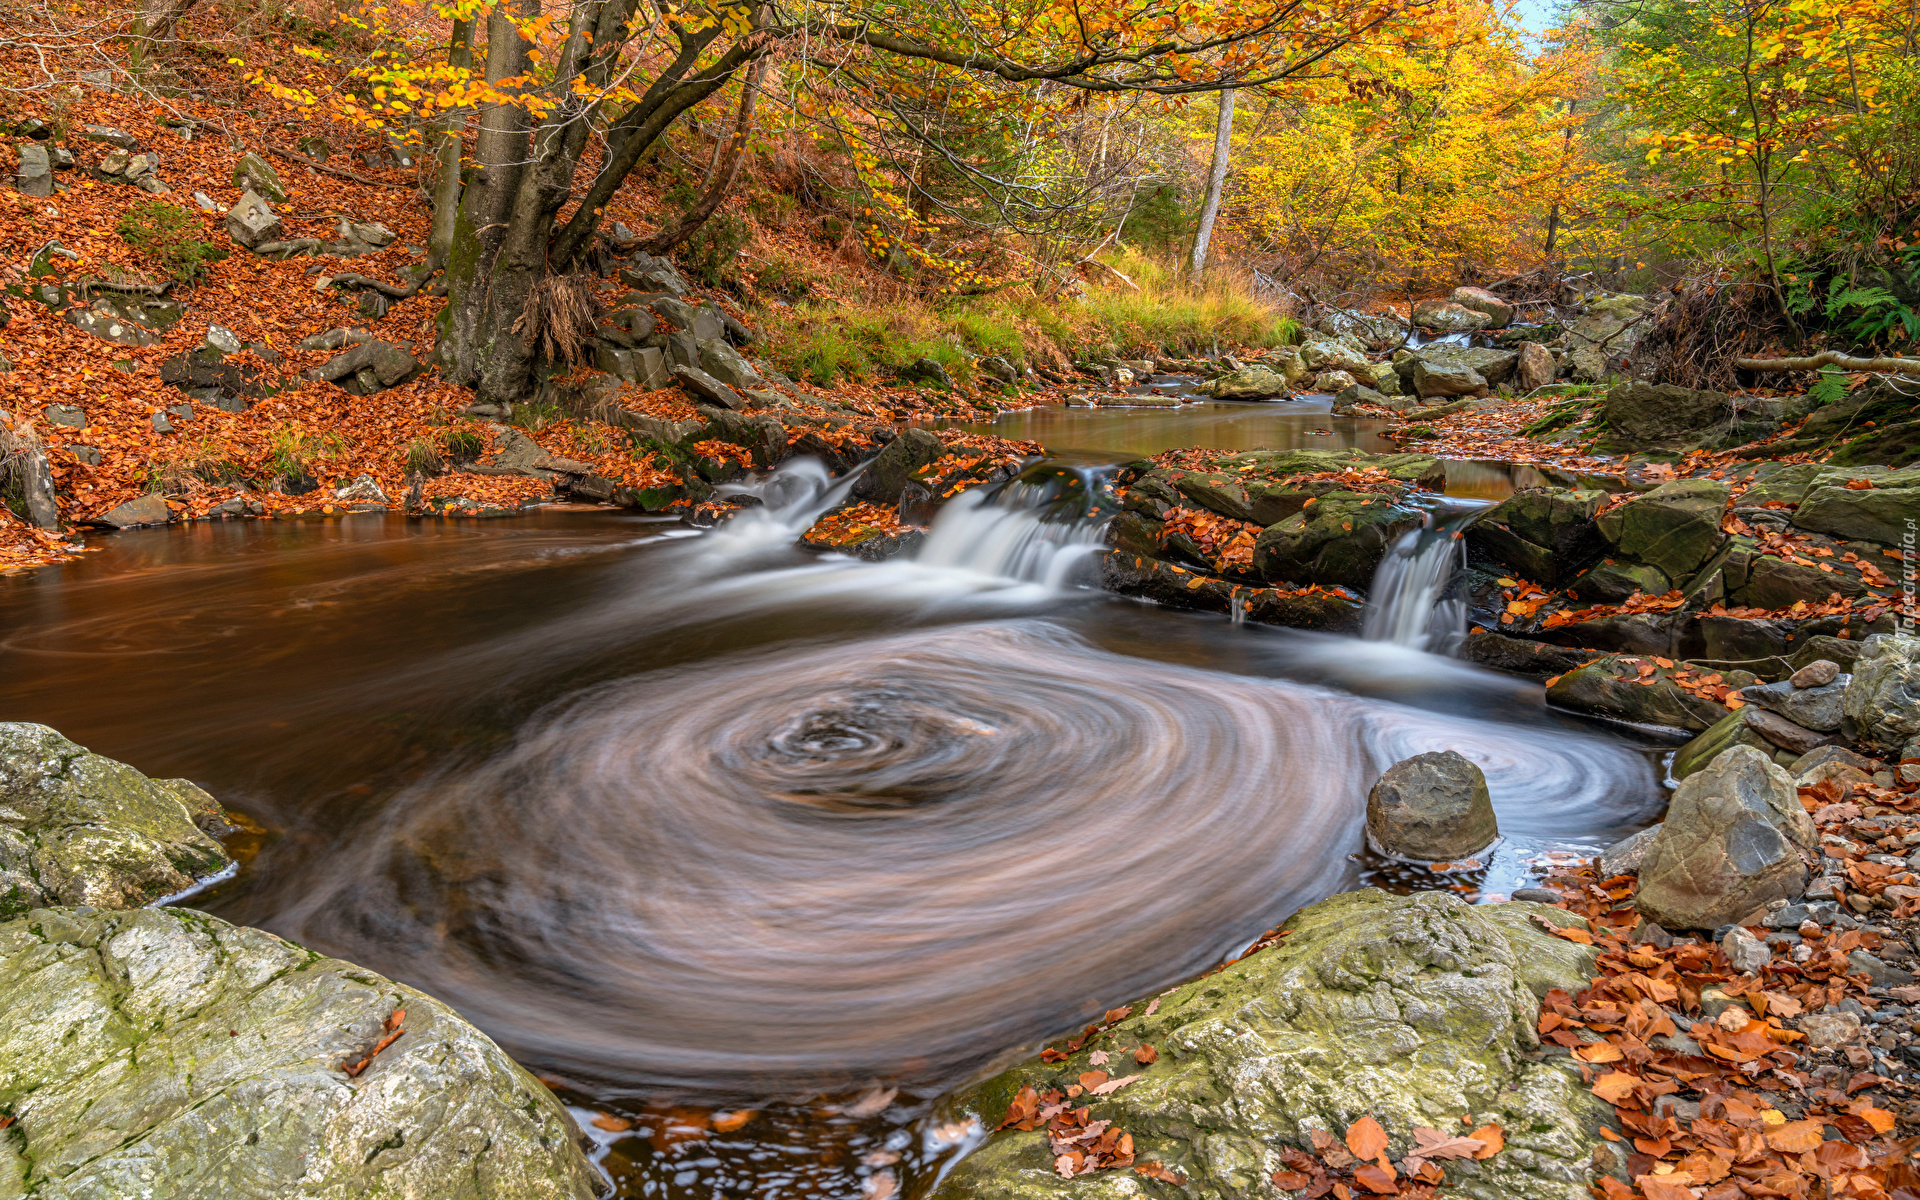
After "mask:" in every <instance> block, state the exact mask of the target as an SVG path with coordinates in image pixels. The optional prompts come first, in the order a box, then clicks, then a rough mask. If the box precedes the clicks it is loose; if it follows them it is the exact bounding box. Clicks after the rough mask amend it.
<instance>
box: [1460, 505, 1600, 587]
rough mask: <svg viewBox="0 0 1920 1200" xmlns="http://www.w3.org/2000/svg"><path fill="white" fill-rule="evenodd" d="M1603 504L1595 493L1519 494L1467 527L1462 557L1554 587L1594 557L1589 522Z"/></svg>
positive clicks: (1594, 542) (1597, 545) (1596, 543)
mask: <svg viewBox="0 0 1920 1200" xmlns="http://www.w3.org/2000/svg"><path fill="white" fill-rule="evenodd" d="M1606 502H1607V495H1606V493H1605V492H1601V491H1597V490H1587V491H1570V490H1568V489H1566V488H1523V489H1521V490H1519V491H1516V492H1515V493H1514V494H1513V495H1511V496H1509V497H1507V498H1506V499H1505V500H1502V501H1501V502H1500V503H1498V504H1496V505H1494V506H1493V507H1491V508H1489V509H1487V510H1485V511H1484V512H1483V513H1482V514H1481V515H1480V517H1479V518H1478V519H1477V520H1475V521H1474V522H1473V524H1472V525H1470V526H1468V527H1467V535H1466V540H1467V553H1468V556H1469V558H1470V559H1490V560H1492V561H1493V562H1495V563H1497V564H1499V565H1501V566H1503V567H1506V568H1508V569H1509V570H1512V571H1515V572H1518V573H1519V575H1520V577H1521V578H1523V579H1526V580H1528V581H1529V582H1533V583H1540V584H1546V585H1549V586H1557V585H1559V584H1561V583H1564V582H1565V581H1567V580H1568V579H1571V578H1572V577H1573V575H1574V574H1575V573H1576V572H1578V571H1579V569H1580V568H1581V567H1582V566H1584V565H1585V564H1586V563H1587V562H1590V561H1591V560H1592V559H1593V557H1594V556H1595V555H1596V554H1597V553H1598V552H1599V550H1600V537H1599V534H1598V533H1597V532H1596V531H1595V529H1594V523H1593V518H1594V514H1595V513H1597V512H1599V511H1600V508H1601V506H1602V505H1604V504H1605V503H1606Z"/></svg>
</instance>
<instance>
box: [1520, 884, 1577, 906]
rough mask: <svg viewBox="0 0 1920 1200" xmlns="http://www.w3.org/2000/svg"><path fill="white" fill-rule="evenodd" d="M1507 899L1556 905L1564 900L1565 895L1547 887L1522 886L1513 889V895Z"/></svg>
mask: <svg viewBox="0 0 1920 1200" xmlns="http://www.w3.org/2000/svg"><path fill="white" fill-rule="evenodd" d="M1508 899H1509V900H1526V901H1530V902H1532V903H1534V904H1554V905H1558V904H1561V903H1562V902H1563V901H1564V900H1565V897H1563V896H1562V895H1561V894H1560V893H1559V892H1555V891H1551V890H1549V889H1547V888H1536V887H1523V888H1515V889H1513V895H1511V896H1509V897H1508Z"/></svg>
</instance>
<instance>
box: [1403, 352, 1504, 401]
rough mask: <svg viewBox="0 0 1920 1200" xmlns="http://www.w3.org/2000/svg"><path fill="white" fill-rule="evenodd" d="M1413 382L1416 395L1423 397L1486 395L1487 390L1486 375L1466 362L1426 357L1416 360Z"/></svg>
mask: <svg viewBox="0 0 1920 1200" xmlns="http://www.w3.org/2000/svg"><path fill="white" fill-rule="evenodd" d="M1412 382H1413V392H1414V395H1416V396H1419V397H1421V398H1422V399H1430V398H1432V397H1435V396H1476V395H1484V394H1485V392H1486V390H1487V380H1486V377H1485V376H1483V375H1481V374H1480V373H1479V372H1478V371H1475V370H1474V369H1473V368H1472V367H1469V366H1467V365H1466V364H1465V363H1459V362H1445V361H1440V362H1430V361H1428V360H1427V359H1424V358H1422V359H1416V360H1415V361H1414V364H1413V377H1412Z"/></svg>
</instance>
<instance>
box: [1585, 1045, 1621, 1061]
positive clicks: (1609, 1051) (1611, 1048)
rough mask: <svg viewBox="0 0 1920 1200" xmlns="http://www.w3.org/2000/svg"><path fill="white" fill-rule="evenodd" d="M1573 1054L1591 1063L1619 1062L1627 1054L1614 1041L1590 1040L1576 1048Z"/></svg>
mask: <svg viewBox="0 0 1920 1200" xmlns="http://www.w3.org/2000/svg"><path fill="white" fill-rule="evenodd" d="M1573 1056H1574V1057H1575V1058H1577V1059H1579V1060H1580V1061H1581V1062H1590V1063H1610V1062H1619V1061H1620V1060H1621V1059H1623V1058H1625V1057H1626V1055H1625V1054H1623V1053H1621V1051H1620V1047H1618V1046H1616V1045H1614V1044H1613V1043H1612V1042H1588V1043H1587V1044H1586V1045H1584V1046H1581V1047H1580V1048H1579V1049H1577V1050H1575V1051H1574V1052H1573Z"/></svg>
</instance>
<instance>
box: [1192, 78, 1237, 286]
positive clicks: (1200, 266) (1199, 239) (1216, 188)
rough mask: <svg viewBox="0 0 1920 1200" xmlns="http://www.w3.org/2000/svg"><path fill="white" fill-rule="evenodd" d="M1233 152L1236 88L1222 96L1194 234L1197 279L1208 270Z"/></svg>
mask: <svg viewBox="0 0 1920 1200" xmlns="http://www.w3.org/2000/svg"><path fill="white" fill-rule="evenodd" d="M1232 153H1233V89H1232V88H1228V89H1226V90H1225V91H1223V92H1221V93H1220V117H1219V119H1218V120H1217V121H1215V122H1214V127H1213V170H1212V171H1211V172H1209V173H1208V175H1207V198H1206V201H1205V202H1204V203H1203V204H1201V206H1200V227H1199V228H1198V229H1196V230H1194V231H1193V277H1194V278H1195V279H1198V278H1200V275H1201V273H1202V272H1203V271H1205V270H1206V268H1207V243H1208V242H1210V241H1212V240H1213V223H1214V221H1215V220H1217V219H1218V218H1219V216H1220V193H1221V192H1222V191H1224V190H1225V189H1226V184H1227V160H1228V159H1229V158H1230V157H1231V156H1232Z"/></svg>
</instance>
